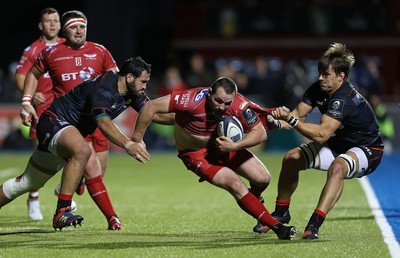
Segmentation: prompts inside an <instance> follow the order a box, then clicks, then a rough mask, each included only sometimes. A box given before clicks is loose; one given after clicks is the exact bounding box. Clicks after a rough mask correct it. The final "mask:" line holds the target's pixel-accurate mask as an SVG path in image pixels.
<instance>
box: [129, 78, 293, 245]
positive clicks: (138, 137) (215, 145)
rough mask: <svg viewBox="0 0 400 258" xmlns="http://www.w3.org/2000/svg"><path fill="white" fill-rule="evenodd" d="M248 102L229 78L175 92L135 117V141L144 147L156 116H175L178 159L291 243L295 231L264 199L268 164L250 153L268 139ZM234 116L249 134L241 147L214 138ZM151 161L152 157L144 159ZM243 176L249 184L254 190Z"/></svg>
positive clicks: (154, 102)
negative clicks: (223, 122) (219, 127)
mask: <svg viewBox="0 0 400 258" xmlns="http://www.w3.org/2000/svg"><path fill="white" fill-rule="evenodd" d="M249 103H251V102H250V101H249V100H248V99H247V98H245V97H244V96H243V95H241V94H240V93H238V92H237V86H236V84H235V82H234V81H233V80H231V79H229V78H226V77H221V78H219V79H217V80H216V81H215V82H214V83H213V84H212V85H211V87H210V88H193V89H189V90H184V91H173V92H172V93H171V94H169V95H166V96H164V97H161V98H158V99H156V100H153V101H150V102H148V103H146V105H145V106H144V107H143V108H142V110H141V112H140V113H139V116H138V118H137V122H136V126H135V131H134V134H133V137H132V140H133V141H135V142H142V140H143V136H144V133H145V130H146V128H147V126H148V125H149V123H150V122H151V120H152V117H153V116H154V114H156V113H169V112H174V113H175V141H176V146H177V148H178V151H179V154H178V157H179V158H180V159H181V160H182V161H183V163H184V164H185V166H186V167H187V169H188V170H191V171H192V172H194V173H195V174H196V175H197V176H199V177H200V181H202V180H207V181H208V182H209V183H211V184H213V185H215V186H217V187H220V188H222V189H225V190H226V191H228V192H229V193H230V194H231V195H232V196H233V197H234V198H235V200H236V201H237V203H238V205H239V207H240V208H241V209H242V210H243V211H245V212H246V213H248V214H249V215H251V216H253V217H254V218H256V219H257V220H258V221H259V222H260V223H263V224H264V223H265V224H267V225H268V226H269V227H270V228H271V229H272V230H273V231H274V232H275V233H276V234H277V236H278V238H279V239H286V240H290V239H292V238H293V237H295V235H296V233H297V230H296V228H295V227H293V226H285V225H283V224H282V223H280V222H279V221H277V220H276V219H275V218H274V217H272V216H271V214H270V213H269V212H268V211H267V209H266V208H265V207H264V205H263V204H262V202H261V200H260V198H259V197H260V196H261V193H262V192H263V191H264V190H265V189H266V188H267V186H268V184H269V182H270V179H271V175H270V173H269V172H268V170H267V168H266V167H265V166H264V164H263V163H262V162H261V161H260V160H259V159H258V158H257V157H256V156H255V155H254V154H253V153H251V152H250V151H249V150H248V148H249V147H252V146H255V145H257V144H259V143H261V142H263V141H265V140H266V138H267V134H266V130H265V128H264V126H263V124H262V123H261V120H260V118H259V117H258V114H257V113H256V112H254V110H253V109H252V107H251V106H250V105H249ZM225 115H234V116H236V117H237V118H238V119H239V120H240V122H241V123H242V125H243V128H244V130H245V132H246V135H245V137H244V138H243V139H242V140H241V141H238V142H233V141H232V140H231V139H230V138H228V137H224V136H220V137H218V136H217V135H216V127H217V124H218V122H219V121H220V119H221V117H223V116H225ZM141 158H142V159H141V160H142V161H145V160H146V159H148V158H149V155H148V153H146V154H145V155H144V156H142V157H141ZM240 177H244V178H246V179H247V180H249V182H250V187H251V188H250V189H248V188H247V186H246V185H245V184H244V183H243V181H242V180H241V178H240Z"/></svg>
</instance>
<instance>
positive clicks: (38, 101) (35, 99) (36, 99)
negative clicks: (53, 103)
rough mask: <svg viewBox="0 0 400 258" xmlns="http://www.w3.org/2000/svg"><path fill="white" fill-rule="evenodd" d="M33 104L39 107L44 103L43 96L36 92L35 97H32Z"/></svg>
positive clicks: (44, 98)
mask: <svg viewBox="0 0 400 258" xmlns="http://www.w3.org/2000/svg"><path fill="white" fill-rule="evenodd" d="M32 102H33V104H35V105H36V106H37V105H40V104H43V103H45V102H46V97H45V96H44V95H43V93H41V92H36V93H35V95H33V98H32Z"/></svg>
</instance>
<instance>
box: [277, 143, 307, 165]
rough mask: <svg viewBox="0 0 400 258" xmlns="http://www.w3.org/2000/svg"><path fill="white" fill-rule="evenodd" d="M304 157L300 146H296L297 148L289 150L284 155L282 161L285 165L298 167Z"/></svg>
mask: <svg viewBox="0 0 400 258" xmlns="http://www.w3.org/2000/svg"><path fill="white" fill-rule="evenodd" d="M303 159H304V158H303V154H302V152H301V151H300V150H299V149H298V148H295V149H292V150H290V151H288V152H287V153H286V154H285V156H284V157H283V161H282V163H283V165H284V166H289V167H297V166H298V165H299V163H300V161H302V160H303ZM303 163H304V162H303Z"/></svg>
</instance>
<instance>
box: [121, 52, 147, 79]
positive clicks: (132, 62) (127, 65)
mask: <svg viewBox="0 0 400 258" xmlns="http://www.w3.org/2000/svg"><path fill="white" fill-rule="evenodd" d="M143 71H147V72H148V73H151V64H148V63H146V62H145V61H144V60H143V59H142V58H141V57H140V56H137V57H131V58H129V59H128V60H126V61H125V62H124V63H123V64H122V66H121V69H120V71H119V75H121V76H125V75H127V74H128V73H131V74H132V75H133V76H135V77H140V75H141V74H142V72H143Z"/></svg>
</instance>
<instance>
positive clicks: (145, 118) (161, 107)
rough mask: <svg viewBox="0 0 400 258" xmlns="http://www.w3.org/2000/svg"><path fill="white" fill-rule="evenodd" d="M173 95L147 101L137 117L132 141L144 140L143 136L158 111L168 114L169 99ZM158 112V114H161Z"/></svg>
mask: <svg viewBox="0 0 400 258" xmlns="http://www.w3.org/2000/svg"><path fill="white" fill-rule="evenodd" d="M170 99H171V95H167V96H164V97H160V98H158V99H154V100H150V101H148V102H146V104H145V105H144V106H143V108H142V109H141V110H140V112H139V115H138V117H137V119H136V124H135V130H134V132H133V135H132V141H134V142H142V141H143V136H144V134H145V132H146V129H147V127H148V126H149V124H150V123H151V121H152V120H153V119H154V117H155V115H156V114H157V113H160V114H166V113H169V112H168V107H169V101H170ZM160 114H157V115H160Z"/></svg>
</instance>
